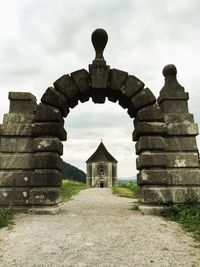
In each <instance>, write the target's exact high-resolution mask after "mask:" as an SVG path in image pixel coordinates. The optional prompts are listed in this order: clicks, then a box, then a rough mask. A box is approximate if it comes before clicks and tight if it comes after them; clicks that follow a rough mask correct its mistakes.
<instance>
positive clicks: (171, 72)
mask: <svg viewBox="0 0 200 267" xmlns="http://www.w3.org/2000/svg"><path fill="white" fill-rule="evenodd" d="M162 73H163V75H164V77H165V78H166V77H167V76H176V74H177V69H176V66H175V65H174V64H168V65H166V66H165V67H164V68H163V71H162Z"/></svg>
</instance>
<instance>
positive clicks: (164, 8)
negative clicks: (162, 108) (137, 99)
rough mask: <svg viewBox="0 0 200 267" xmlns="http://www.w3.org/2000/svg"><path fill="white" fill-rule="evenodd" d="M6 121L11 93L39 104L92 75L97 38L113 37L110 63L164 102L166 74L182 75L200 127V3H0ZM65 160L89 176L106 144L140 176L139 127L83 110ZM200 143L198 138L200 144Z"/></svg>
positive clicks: (115, 115) (0, 76) (118, 112)
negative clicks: (74, 78) (89, 163)
mask: <svg viewBox="0 0 200 267" xmlns="http://www.w3.org/2000/svg"><path fill="white" fill-rule="evenodd" d="M0 3H1V5H0V7H1V8H0V36H1V42H0V101H1V104H0V115H1V117H0V119H1V122H2V119H3V114H5V113H7V112H8V109H9V101H8V92H9V91H26V92H31V93H32V94H34V95H35V96H36V97H37V100H38V103H39V102H40V98H41V96H42V94H43V93H44V91H45V90H46V89H47V87H49V86H51V85H52V84H53V82H54V81H55V80H56V79H58V78H59V77H60V76H62V75H63V74H65V73H71V72H73V71H76V70H78V69H82V68H85V69H88V64H90V63H91V62H92V60H93V59H94V50H93V47H92V45H91V41H90V38H91V33H92V32H93V30H95V29H96V28H104V29H105V30H106V31H107V32H108V35H109V40H108V44H107V47H106V50H105V53H104V57H105V59H106V61H107V64H108V65H110V67H111V68H118V69H121V70H124V71H127V72H129V74H133V75H135V76H137V77H138V78H139V79H141V80H142V81H143V82H144V83H145V85H146V86H147V87H149V88H150V89H151V90H152V92H153V93H154V94H155V95H156V97H158V94H159V91H160V89H161V88H162V86H163V84H164V78H163V76H162V68H163V67H164V66H165V65H166V64H169V63H173V64H175V65H176V67H177V69H178V81H179V83H180V84H181V85H182V86H184V87H185V90H186V92H189V95H190V101H189V109H190V112H191V113H193V114H194V116H195V121H196V122H197V123H198V124H199V123H200V107H199V105H200V104H199V103H200V94H199V90H200V15H199V14H200V1H199V0H190V1H189V0H168V1H161V0H140V1H136V0H101V1H98V0H79V1H74V0H73V1H71V0H57V1H55V0H40V1H39V0H38V1H37V0H15V1H13V0H6V1H5V0H0ZM65 124H66V126H65V129H66V130H67V132H68V141H67V142H65V144H64V145H65V150H64V156H63V158H64V160H66V161H67V162H69V163H71V164H74V165H76V166H77V167H79V168H81V169H82V170H85V161H86V160H87V159H88V158H89V157H90V156H91V154H92V153H93V152H94V151H95V150H96V148H97V146H98V145H99V143H100V140H101V138H102V139H103V142H104V144H105V145H106V147H107V149H108V150H109V152H110V153H111V154H112V155H113V156H114V157H115V158H116V159H117V160H118V161H119V163H118V174H119V176H121V177H128V176H133V175H135V174H136V168H135V152H134V143H133V142H132V136H131V135H132V131H133V122H132V120H131V119H130V118H129V116H128V115H127V113H126V110H124V109H122V108H121V107H120V106H119V105H118V104H116V103H115V104H114V103H112V102H108V101H107V102H106V104H103V105H97V104H93V103H92V102H91V101H89V102H86V103H84V104H79V105H78V106H76V107H75V108H74V109H73V110H71V112H70V115H69V116H68V117H67V119H66V120H65ZM198 140H199V139H198Z"/></svg>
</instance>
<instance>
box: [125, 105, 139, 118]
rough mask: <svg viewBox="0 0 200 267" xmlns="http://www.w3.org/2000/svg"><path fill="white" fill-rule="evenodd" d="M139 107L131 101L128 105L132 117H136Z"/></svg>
mask: <svg viewBox="0 0 200 267" xmlns="http://www.w3.org/2000/svg"><path fill="white" fill-rule="evenodd" d="M137 111H138V110H137V109H136V108H135V106H134V104H133V103H132V102H131V101H130V103H129V106H128V111H127V113H128V115H129V116H130V118H134V117H135V115H136V114H137Z"/></svg>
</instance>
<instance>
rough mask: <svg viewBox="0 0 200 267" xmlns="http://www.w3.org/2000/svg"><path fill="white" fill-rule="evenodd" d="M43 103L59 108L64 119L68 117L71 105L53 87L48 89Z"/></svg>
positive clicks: (42, 99) (43, 97) (42, 100)
mask: <svg viewBox="0 0 200 267" xmlns="http://www.w3.org/2000/svg"><path fill="white" fill-rule="evenodd" d="M41 102H42V103H43V104H47V105H49V106H53V107H57V108H59V110H60V111H61V113H62V115H63V117H67V115H68V114H69V105H68V102H67V99H66V97H65V96H64V95H63V94H62V93H60V92H59V91H56V90H55V89H54V88H53V87H49V88H47V90H46V92H45V93H44V95H43V96H42V98H41Z"/></svg>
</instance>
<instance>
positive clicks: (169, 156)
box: [166, 152, 199, 168]
mask: <svg viewBox="0 0 200 267" xmlns="http://www.w3.org/2000/svg"><path fill="white" fill-rule="evenodd" d="M166 160H167V162H166V167H168V168H199V157H198V153H197V152H187V153H184V152H167V153H166Z"/></svg>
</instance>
